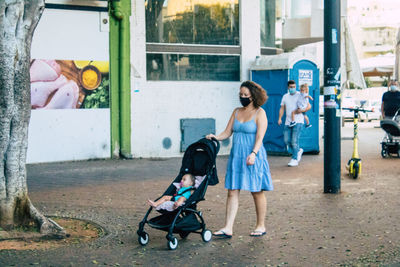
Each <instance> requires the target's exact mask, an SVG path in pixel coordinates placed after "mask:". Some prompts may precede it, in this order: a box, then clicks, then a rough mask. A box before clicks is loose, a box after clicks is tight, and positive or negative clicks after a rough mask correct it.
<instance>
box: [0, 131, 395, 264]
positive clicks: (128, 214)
mask: <svg viewBox="0 0 400 267" xmlns="http://www.w3.org/2000/svg"><path fill="white" fill-rule="evenodd" d="M351 131H352V128H351V124H347V125H346V127H345V128H344V129H343V131H342V137H344V138H343V140H342V179H341V193H340V194H336V195H332V194H324V193H323V153H322V152H321V153H320V154H319V155H304V156H303V159H302V161H301V164H300V165H299V166H298V167H295V168H289V167H287V165H286V164H287V162H288V160H289V158H288V157H277V156H269V164H270V167H271V173H272V178H273V182H274V185H275V190H274V191H273V192H267V193H266V195H267V200H268V212H267V218H266V222H267V231H268V233H267V235H266V236H264V237H261V238H253V237H250V236H249V233H250V232H251V230H252V229H253V227H254V224H255V211H254V204H253V201H252V198H251V195H250V194H249V193H248V192H242V193H241V197H240V207H239V212H238V215H237V218H236V223H235V228H234V236H233V238H232V239H230V240H216V239H213V240H212V241H211V242H209V243H204V242H203V241H202V240H201V237H200V236H199V235H195V234H191V235H189V237H188V238H187V239H185V240H180V239H179V238H178V240H180V241H179V246H178V249H177V250H176V251H169V250H168V249H167V246H166V244H167V242H166V239H165V234H166V233H165V232H161V231H157V230H155V229H152V228H149V227H148V226H146V230H147V232H148V233H149V235H150V242H149V244H148V245H147V246H146V247H142V246H140V245H139V244H138V242H137V235H136V230H137V226H138V223H139V221H140V220H141V219H142V218H143V216H144V214H145V212H146V211H147V206H146V204H145V202H146V199H147V198H155V197H157V196H158V195H159V194H161V193H162V192H163V191H164V190H165V189H166V187H167V186H168V185H169V184H170V183H171V181H172V179H173V178H174V177H175V176H176V175H177V172H178V171H179V168H180V165H181V162H180V161H181V159H180V158H168V159H162V160H160V159H159V160H149V159H134V160H96V161H80V162H64V163H51V164H35V165H29V166H28V188H29V191H30V197H31V199H32V201H33V202H34V204H35V205H36V206H37V207H38V208H39V209H40V210H41V211H43V212H44V213H46V214H48V215H59V216H67V217H74V218H82V219H87V220H91V221H94V222H96V223H98V224H100V225H101V226H103V227H104V228H105V229H106V230H107V232H108V234H107V235H106V236H104V237H102V238H100V239H98V240H96V241H94V242H92V243H86V244H76V245H71V246H68V247H61V248H56V249H49V250H43V251H0V266H30V265H40V266H96V265H102V266H135V265H144V266H192V265H194V266H336V265H339V266H340V265H341V266H382V265H383V266H385V265H388V266H399V264H400V209H399V207H400V198H399V193H398V191H399V189H400V159H397V158H393V159H382V158H381V156H380V144H379V142H380V140H381V138H382V136H383V132H382V130H381V129H378V128H373V127H370V126H367V125H366V124H365V125H361V126H360V133H359V134H360V155H361V158H362V160H363V169H362V172H363V174H362V177H361V178H360V179H358V180H353V179H350V178H348V176H347V175H346V170H345V164H346V162H347V160H348V159H349V158H350V157H351V150H352V141H351V140H348V138H346V137H349V136H351V134H352V133H351ZM322 150H323V143H322V139H321V151H322ZM226 161H227V157H226V156H219V157H218V160H217V165H218V166H217V168H218V173H219V176H220V184H218V185H217V186H213V187H209V188H208V191H207V194H206V201H203V202H201V204H199V208H200V209H201V210H202V211H203V214H204V218H205V220H206V223H207V228H209V229H211V230H217V229H218V228H219V227H221V226H222V224H223V221H224V212H225V206H224V205H225V200H226V191H225V190H224V187H223V177H224V173H225V167H226Z"/></svg>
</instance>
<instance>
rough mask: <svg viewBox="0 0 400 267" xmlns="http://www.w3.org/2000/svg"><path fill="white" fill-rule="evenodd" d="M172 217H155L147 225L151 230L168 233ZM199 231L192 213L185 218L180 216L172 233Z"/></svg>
mask: <svg viewBox="0 0 400 267" xmlns="http://www.w3.org/2000/svg"><path fill="white" fill-rule="evenodd" d="M173 219H174V217H172V216H163V215H160V216H157V217H154V218H152V219H150V220H149V225H150V226H151V227H153V228H156V229H159V230H162V231H167V232H168V231H169V228H170V227H171V224H172V222H173ZM200 229H201V223H200V222H199V220H198V219H197V217H196V215H195V214H194V213H191V214H188V215H186V216H180V217H179V218H178V219H177V220H176V222H175V227H174V230H173V232H174V233H181V232H193V231H197V230H200Z"/></svg>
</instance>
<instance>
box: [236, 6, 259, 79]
mask: <svg viewBox="0 0 400 267" xmlns="http://www.w3.org/2000/svg"><path fill="white" fill-rule="evenodd" d="M239 15H240V26H239V28H240V45H241V53H242V55H241V58H240V65H241V68H240V69H241V70H240V72H241V73H240V79H241V80H242V81H245V80H248V79H249V78H250V75H249V67H250V65H251V63H252V62H253V61H254V60H255V59H256V56H259V55H260V1H241V2H240V12H239Z"/></svg>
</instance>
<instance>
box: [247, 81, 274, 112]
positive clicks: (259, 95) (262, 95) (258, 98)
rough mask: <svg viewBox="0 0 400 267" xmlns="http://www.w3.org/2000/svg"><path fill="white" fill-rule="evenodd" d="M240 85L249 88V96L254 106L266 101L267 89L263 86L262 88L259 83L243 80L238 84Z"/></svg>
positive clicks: (259, 105)
mask: <svg viewBox="0 0 400 267" xmlns="http://www.w3.org/2000/svg"><path fill="white" fill-rule="evenodd" d="M240 87H246V88H247V89H249V91H250V94H251V98H252V99H253V105H254V107H256V108H258V107H261V106H262V105H264V104H265V102H267V99H268V95H267V91H266V90H264V88H262V87H261V86H260V85H259V84H257V83H255V82H252V81H245V82H243V83H242V84H241V85H240Z"/></svg>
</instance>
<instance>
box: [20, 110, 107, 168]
mask: <svg viewBox="0 0 400 267" xmlns="http://www.w3.org/2000/svg"><path fill="white" fill-rule="evenodd" d="M109 114H110V111H109V109H82V110H73V109H58V110H34V111H33V112H32V115H31V121H30V125H29V137H28V155H27V163H38V162H52V161H66V160H82V159H93V158H108V157H110V129H109V128H110V127H109V126H108V127H105V125H110V116H109ZM99 122H100V123H99Z"/></svg>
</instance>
